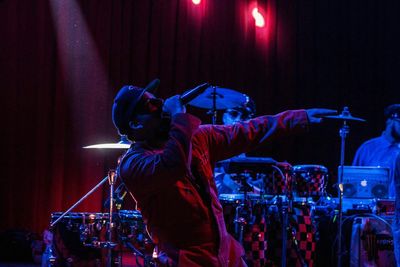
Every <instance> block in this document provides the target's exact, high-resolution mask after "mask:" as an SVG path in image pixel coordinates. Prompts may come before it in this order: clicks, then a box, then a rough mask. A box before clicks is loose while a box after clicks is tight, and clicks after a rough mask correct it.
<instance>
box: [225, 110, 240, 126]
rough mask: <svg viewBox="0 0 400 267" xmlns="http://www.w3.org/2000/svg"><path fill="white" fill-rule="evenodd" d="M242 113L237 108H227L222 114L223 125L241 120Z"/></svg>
mask: <svg viewBox="0 0 400 267" xmlns="http://www.w3.org/2000/svg"><path fill="white" fill-rule="evenodd" d="M242 115H243V113H242V112H241V111H240V110H238V109H227V110H226V111H225V112H224V114H223V115H222V121H223V123H224V125H231V124H234V123H235V122H238V121H241V120H242Z"/></svg>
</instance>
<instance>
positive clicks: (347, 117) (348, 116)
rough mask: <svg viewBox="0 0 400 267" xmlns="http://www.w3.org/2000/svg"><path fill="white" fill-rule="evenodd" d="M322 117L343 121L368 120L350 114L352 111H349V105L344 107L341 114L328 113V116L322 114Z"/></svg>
mask: <svg viewBox="0 0 400 267" xmlns="http://www.w3.org/2000/svg"><path fill="white" fill-rule="evenodd" d="M321 117H322V118H327V119H335V120H341V121H362V122H365V121H366V120H364V119H361V118H357V117H353V116H352V115H351V114H350V111H349V108H348V107H344V108H343V111H342V113H341V114H339V115H328V116H321Z"/></svg>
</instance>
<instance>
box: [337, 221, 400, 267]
mask: <svg viewBox="0 0 400 267" xmlns="http://www.w3.org/2000/svg"><path fill="white" fill-rule="evenodd" d="M391 220H392V218H391V217H386V218H383V217H379V216H376V215H373V214H365V215H357V216H352V217H347V218H346V222H347V223H346V225H345V233H346V232H347V234H346V235H345V236H346V237H347V240H346V243H347V244H348V246H349V247H348V249H349V251H351V253H350V255H349V257H348V259H346V258H345V259H344V261H345V262H349V264H348V266H350V267H358V266H379V267H393V266H396V259H395V255H394V252H393V233H392V227H391Z"/></svg>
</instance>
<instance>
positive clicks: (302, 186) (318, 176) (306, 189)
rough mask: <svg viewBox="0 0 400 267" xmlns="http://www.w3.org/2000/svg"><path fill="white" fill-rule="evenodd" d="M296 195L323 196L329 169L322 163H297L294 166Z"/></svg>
mask: <svg viewBox="0 0 400 267" xmlns="http://www.w3.org/2000/svg"><path fill="white" fill-rule="evenodd" d="M292 173H293V184H294V189H293V191H294V196H296V197H315V196H319V197H320V196H323V195H324V193H325V187H326V184H325V183H326V182H327V181H328V178H327V176H328V169H327V168H325V167H324V166H321V165H296V166H293V168H292Z"/></svg>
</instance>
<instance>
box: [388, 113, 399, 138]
mask: <svg viewBox="0 0 400 267" xmlns="http://www.w3.org/2000/svg"><path fill="white" fill-rule="evenodd" d="M390 120H391V132H390V133H391V135H392V137H393V138H394V139H395V140H396V141H397V142H400V118H392V119H390Z"/></svg>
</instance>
